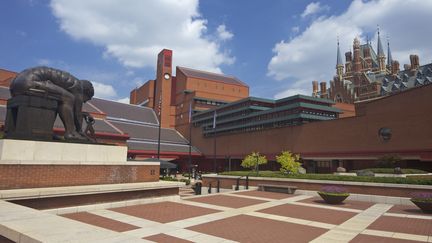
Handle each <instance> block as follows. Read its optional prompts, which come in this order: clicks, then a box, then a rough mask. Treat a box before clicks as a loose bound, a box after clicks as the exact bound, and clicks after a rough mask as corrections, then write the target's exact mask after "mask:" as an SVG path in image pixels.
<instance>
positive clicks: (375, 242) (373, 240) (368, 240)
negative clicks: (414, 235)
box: [350, 235, 418, 243]
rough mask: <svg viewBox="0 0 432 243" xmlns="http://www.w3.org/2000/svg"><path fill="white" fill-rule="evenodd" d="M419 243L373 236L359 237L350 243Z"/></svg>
mask: <svg viewBox="0 0 432 243" xmlns="http://www.w3.org/2000/svg"><path fill="white" fill-rule="evenodd" d="M414 242H418V241H413V240H401V239H395V238H389V237H379V236H373V235H358V236H356V237H355V238H354V239H353V240H352V241H350V243H414Z"/></svg>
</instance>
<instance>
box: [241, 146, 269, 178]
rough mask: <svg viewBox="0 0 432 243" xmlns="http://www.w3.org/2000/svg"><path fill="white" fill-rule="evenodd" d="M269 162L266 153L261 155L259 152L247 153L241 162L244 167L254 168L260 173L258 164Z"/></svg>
mask: <svg viewBox="0 0 432 243" xmlns="http://www.w3.org/2000/svg"><path fill="white" fill-rule="evenodd" d="M263 164H267V158H266V157H265V155H260V153H259V152H252V154H249V155H247V156H246V157H245V158H244V159H243V160H242V163H241V166H242V167H243V168H252V170H255V171H256V173H257V175H258V166H259V165H263Z"/></svg>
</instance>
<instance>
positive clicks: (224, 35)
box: [216, 24, 234, 41]
mask: <svg viewBox="0 0 432 243" xmlns="http://www.w3.org/2000/svg"><path fill="white" fill-rule="evenodd" d="M216 30H217V34H218V38H219V39H220V40H222V41H226V40H230V39H232V38H233V37H234V34H233V33H231V32H229V31H228V30H226V26H225V25H224V24H221V25H219V26H218V27H217V29H216Z"/></svg>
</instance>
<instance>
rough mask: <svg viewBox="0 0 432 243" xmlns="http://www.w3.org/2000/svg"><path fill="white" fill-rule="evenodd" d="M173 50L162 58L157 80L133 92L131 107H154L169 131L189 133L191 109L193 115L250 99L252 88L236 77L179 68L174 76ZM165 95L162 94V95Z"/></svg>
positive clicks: (162, 55) (163, 53) (165, 50)
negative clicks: (170, 129)
mask: <svg viewBox="0 0 432 243" xmlns="http://www.w3.org/2000/svg"><path fill="white" fill-rule="evenodd" d="M172 58H173V53H172V51H171V50H167V49H164V50H162V51H161V52H160V53H159V55H158V61H157V71H156V79H155V80H149V81H148V82H146V83H145V84H144V85H142V86H141V87H139V88H136V89H134V90H132V91H131V93H130V102H131V104H137V105H142V106H146V107H150V108H152V109H154V110H155V112H156V113H157V114H158V115H159V113H160V108H161V109H162V113H161V124H162V127H165V128H168V127H169V128H175V129H176V130H178V131H179V132H181V133H182V134H183V135H186V134H188V132H187V131H188V127H189V109H190V108H191V109H192V113H196V112H198V111H202V110H207V109H210V108H213V107H217V106H219V105H223V104H226V103H229V102H233V101H237V100H240V99H242V98H246V97H249V86H248V85H246V84H245V83H244V82H242V81H241V80H239V79H237V78H236V77H233V76H227V75H223V74H217V73H211V72H205V71H200V70H195V69H191V68H186V67H176V76H173V75H172V73H173V72H172ZM161 94H162V95H161Z"/></svg>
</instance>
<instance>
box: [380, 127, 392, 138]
mask: <svg viewBox="0 0 432 243" xmlns="http://www.w3.org/2000/svg"><path fill="white" fill-rule="evenodd" d="M378 136H379V137H380V138H381V140H383V141H388V140H390V139H391V137H392V132H391V129H390V128H387V127H382V128H380V129H379V130H378Z"/></svg>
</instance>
